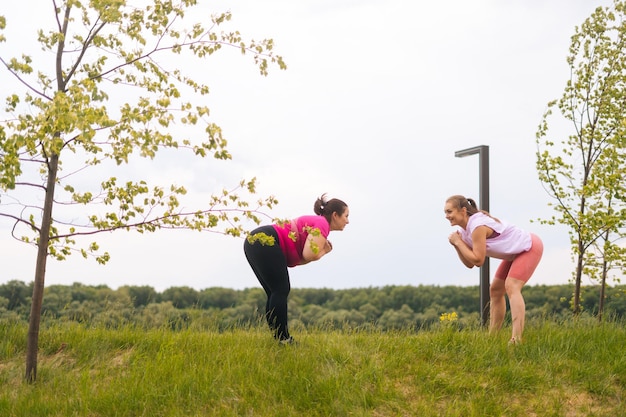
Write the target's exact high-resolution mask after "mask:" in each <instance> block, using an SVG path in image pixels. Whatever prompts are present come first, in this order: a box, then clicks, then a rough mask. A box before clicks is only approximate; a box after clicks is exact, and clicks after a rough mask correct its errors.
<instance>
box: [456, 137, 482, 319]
mask: <svg viewBox="0 0 626 417" xmlns="http://www.w3.org/2000/svg"><path fill="white" fill-rule="evenodd" d="M474 154H478V177H479V188H478V193H479V201H480V209H482V210H485V211H489V146H486V145H480V146H475V147H473V148H468V149H463V150H461V151H456V152H455V153H454V156H456V157H457V158H463V157H465V156H469V155H474ZM489 275H490V273H489V258H488V257H487V258H485V262H484V263H483V265H482V266H481V267H480V321H481V323H482V325H483V326H485V325H486V324H487V322H488V318H489V302H490V297H489Z"/></svg>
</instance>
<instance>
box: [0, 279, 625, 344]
mask: <svg viewBox="0 0 626 417" xmlns="http://www.w3.org/2000/svg"><path fill="white" fill-rule="evenodd" d="M600 289H601V288H600V286H590V287H584V288H583V292H582V295H583V297H582V298H583V300H582V308H583V310H584V312H585V314H586V315H589V316H594V315H597V314H598V313H599V305H598V301H599V296H598V294H599V292H600ZM573 290H574V287H573V286H572V285H554V286H545V285H540V286H527V287H525V288H524V297H525V300H526V309H527V317H528V320H529V321H533V320H540V319H541V320H550V321H560V320H563V319H565V318H566V317H567V316H568V315H569V314H570V313H569V311H570V310H569V308H570V306H569V302H568V300H569V299H570V297H571V295H572V292H573ZM29 291H31V286H30V285H26V284H25V283H23V282H21V281H10V282H8V283H6V284H2V285H0V300H5V301H4V303H3V302H1V301H0V320H1V319H7V320H8V319H11V320H17V321H21V322H25V321H26V320H27V319H28V314H29V310H30V299H29V298H28V297H27V294H28V293H29ZM479 292H480V291H479V289H478V287H455V286H446V287H437V286H424V285H420V286H386V287H371V288H355V289H345V290H332V289H328V288H320V289H316V288H294V289H292V290H291V295H290V297H289V315H290V325H291V326H292V327H293V328H294V331H295V332H296V333H297V332H298V331H302V330H306V329H309V330H310V329H331V328H332V329H343V330H349V329H379V330H381V331H389V330H393V329H413V330H420V329H432V328H436V327H437V326H439V325H440V324H442V323H450V322H454V325H455V327H458V328H472V327H475V326H478V325H479V321H480V305H479V304H480V302H479ZM137 294H140V297H137ZM265 300H266V296H265V292H264V291H263V290H262V289H261V288H248V289H244V290H234V289H230V288H221V287H213V288H205V289H202V290H195V289H193V288H189V287H171V288H168V289H166V290H165V291H163V292H158V291H156V290H155V289H154V288H152V287H149V286H123V287H120V288H119V289H117V290H113V289H111V288H109V287H107V286H104V285H98V286H87V285H83V284H79V283H75V284H72V285H50V286H48V287H47V288H46V290H45V302H44V305H43V317H44V324H48V323H56V322H59V321H60V322H77V323H82V324H84V325H87V326H90V325H98V326H104V327H106V328H118V327H123V326H126V325H133V326H137V327H141V328H145V329H154V328H166V329H186V328H193V329H207V330H227V329H233V328H247V327H250V326H256V325H257V324H258V323H259V322H262V314H261V313H262V312H263V311H264V309H265ZM605 308H606V314H607V315H608V316H609V317H610V318H612V319H619V320H622V319H626V287H624V286H615V287H610V288H608V290H607V292H606V305H605Z"/></svg>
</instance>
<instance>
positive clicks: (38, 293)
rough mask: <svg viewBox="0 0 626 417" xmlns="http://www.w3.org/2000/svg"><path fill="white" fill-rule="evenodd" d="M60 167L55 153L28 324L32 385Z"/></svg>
mask: <svg viewBox="0 0 626 417" xmlns="http://www.w3.org/2000/svg"><path fill="white" fill-rule="evenodd" d="M58 167H59V155H58V153H56V152H55V153H53V154H52V156H51V157H50V160H49V162H48V184H47V186H46V196H45V199H44V206H43V218H42V220H41V229H40V230H39V242H38V243H37V246H38V250H37V263H36V268H35V283H34V285H33V300H32V304H31V308H30V319H29V323H28V339H27V342H26V374H25V379H26V381H28V382H30V383H32V382H35V381H36V380H37V351H38V350H39V323H40V321H41V307H42V304H43V290H44V285H45V278H46V261H47V259H48V242H49V241H50V228H51V225H52V208H53V205H54V186H55V184H56V179H57V169H58Z"/></svg>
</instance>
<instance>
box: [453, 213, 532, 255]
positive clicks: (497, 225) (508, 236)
mask: <svg viewBox="0 0 626 417" xmlns="http://www.w3.org/2000/svg"><path fill="white" fill-rule="evenodd" d="M478 226H487V227H488V228H490V229H491V230H493V232H494V233H492V235H491V237H489V238H487V256H489V257H491V258H497V259H505V260H507V261H512V260H513V259H515V256H516V255H519V254H520V253H522V252H526V251H527V250H529V249H530V248H531V246H532V239H531V236H530V233H529V232H527V231H525V230H522V229H520V228H519V227H517V226H514V225H512V224H508V223H506V222H504V221H501V222H498V221H497V220H496V219H494V218H492V217H489V216H487V215H486V214H484V213H482V212H478V213H475V214H472V215H471V216H469V220H468V221H467V226H466V227H465V229H461V237H462V238H463V241H464V242H465V243H467V244H468V246H469V247H470V248H473V245H472V233H473V232H474V230H475V229H476V228H477V227H478Z"/></svg>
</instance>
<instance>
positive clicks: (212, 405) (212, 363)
mask: <svg viewBox="0 0 626 417" xmlns="http://www.w3.org/2000/svg"><path fill="white" fill-rule="evenodd" d="M294 336H295V337H296V338H297V340H298V344H297V345H293V346H279V345H277V344H276V343H275V342H274V341H273V340H272V339H271V338H270V336H269V333H268V332H267V331H266V330H265V329H264V328H263V327H261V326H260V327H259V328H253V329H245V330H244V329H241V330H233V331H229V332H223V333H219V332H201V331H182V332H172V331H167V330H148V331H144V330H140V329H133V328H123V329H117V330H107V329H102V328H85V327H81V326H80V325H69V324H64V325H61V324H58V325H53V326H51V327H50V328H46V329H42V332H41V337H40V354H39V365H38V374H37V382H36V383H35V384H27V383H25V382H24V380H23V375H24V371H25V364H24V361H25V340H26V326H24V325H19V326H18V325H15V324H7V323H4V324H3V323H0V387H2V388H1V389H0V416H3V417H9V416H33V417H35V416H36V417H44V416H63V417H68V416H81V417H89V416H107V417H108V416H133V417H136V416H150V417H155V416H463V417H471V416H476V417H479V416H480V417H485V416H540V417H545V416H567V417H574V416H607V417H609V416H610V417H615V416H626V411H625V410H626V403H625V398H624V397H625V395H626V329H625V328H624V326H623V324H618V323H604V324H598V323H597V322H595V321H587V322H584V321H576V322H574V321H572V322H567V323H560V324H557V323H554V322H541V323H529V324H528V325H527V330H526V334H525V340H524V343H523V344H521V345H516V346H508V345H507V341H508V338H509V329H505V330H503V331H502V333H501V334H499V335H488V334H487V333H486V332H485V331H484V330H483V329H471V330H462V331H459V330H458V329H456V328H455V325H454V323H443V324H442V326H441V328H440V329H435V330H428V331H421V332H406V331H404V332H403V331H398V332H392V333H380V332H369V331H354V332H346V331H343V332H336V331H332V330H328V331H321V330H319V331H318V330H316V331H304V330H298V331H294Z"/></svg>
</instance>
